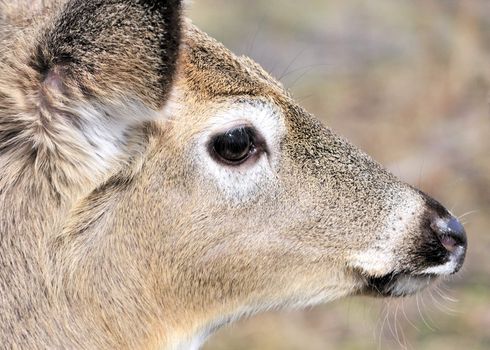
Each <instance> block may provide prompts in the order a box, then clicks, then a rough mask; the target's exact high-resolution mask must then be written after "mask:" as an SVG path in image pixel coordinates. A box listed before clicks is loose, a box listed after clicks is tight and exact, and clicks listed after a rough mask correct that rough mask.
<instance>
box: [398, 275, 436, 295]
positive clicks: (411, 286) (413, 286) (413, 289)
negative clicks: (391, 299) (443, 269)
mask: <svg viewBox="0 0 490 350" xmlns="http://www.w3.org/2000/svg"><path fill="white" fill-rule="evenodd" d="M433 280H434V278H432V277H431V276H428V275H420V276H417V275H415V276H414V275H403V276H400V277H398V279H397V281H396V283H394V284H393V286H392V287H391V288H390V292H391V294H392V295H394V296H397V295H412V294H415V293H417V292H419V291H421V290H422V289H424V288H426V287H427V286H428V285H429V284H430V283H431V282H432V281H433Z"/></svg>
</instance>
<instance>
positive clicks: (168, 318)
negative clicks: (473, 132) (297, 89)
mask: <svg viewBox="0 0 490 350" xmlns="http://www.w3.org/2000/svg"><path fill="white" fill-rule="evenodd" d="M120 3H121V2H120V1H116V0H114V1H108V2H105V3H103V4H102V5H101V7H100V8H99V7H98V8H97V11H102V10H103V9H105V6H106V5H107V6H109V7H110V5H114V4H116V5H118V6H116V7H114V8H113V9H115V10H118V11H115V14H110V15H109V14H108V18H112V17H111V16H113V15H114V16H116V17H117V14H119V16H121V18H122V19H127V20H128V22H127V23H126V22H125V23H126V24H124V25H121V26H120V27H117V28H115V29H113V28H112V27H110V26H104V27H103V28H102V31H103V32H104V33H105V34H107V35H103V36H100V37H99V36H97V35H95V34H94V33H96V32H97V31H96V30H95V29H94V28H96V27H97V26H96V25H95V26H94V24H93V23H91V24H90V25H89V26H88V28H89V29H90V30H88V31H87V32H86V31H85V29H84V27H81V26H80V24H79V23H76V24H74V25H75V28H77V30H76V31H75V33H78V35H80V38H82V39H84V40H82V39H80V40H79V41H77V43H76V45H74V46H73V47H72V46H71V45H70V44H69V43H70V40H67V42H68V43H65V44H64V45H65V46H63V50H62V51H63V52H64V53H66V52H68V53H69V55H67V56H65V55H61V56H59V55H57V53H59V52H58V51H56V50H55V49H54V48H56V47H57V46H56V45H54V44H53V40H52V39H53V38H63V35H64V34H63V33H58V32H57V29H58V28H59V27H63V26H64V25H66V23H65V24H63V25H62V23H63V21H62V18H63V16H62V15H60V13H62V12H57V11H62V10H60V9H56V10H49V11H47V10H46V11H47V12H48V13H49V15H46V16H44V15H42V13H44V12H45V11H43V10H41V11H40V13H41V15H40V17H37V18H36V19H35V21H34V22H31V21H30V20H27V21H23V20H22V19H20V17H19V18H18V17H17V16H16V15H15V11H13V10H10V9H9V7H8V6H7V7H6V9H8V10H6V11H5V12H4V15H3V20H4V21H10V22H11V23H12V24H11V27H12V28H15V27H16V26H18V27H22V26H26V25H27V24H28V26H27V28H26V29H22V31H25V32H24V33H23V34H22V33H20V32H19V37H18V38H16V39H12V38H11V37H9V34H3V36H2V38H3V39H2V40H5V41H6V42H7V43H8V46H7V49H5V50H4V52H3V53H2V59H3V61H2V63H3V64H2V67H0V71H1V72H3V74H2V75H0V161H1V163H0V185H1V186H0V213H1V214H0V215H1V217H0V219H1V221H0V233H1V234H2V237H1V238H2V241H1V242H2V249H3V250H4V252H5V254H4V255H2V257H1V258H0V263H2V266H5V268H3V269H1V270H0V293H1V294H2V295H3V296H4V297H3V300H2V302H1V303H0V343H1V344H6V345H11V346H12V347H15V346H17V347H20V348H29V349H36V348H39V349H44V348H81V349H140V348H168V349H184V348H196V347H197V346H199V344H200V343H201V342H202V341H203V340H204V339H205V337H206V336H207V334H209V333H211V332H212V331H213V330H214V329H216V328H218V327H220V326H221V325H223V324H226V323H228V322H231V321H234V320H236V319H238V318H240V317H243V316H245V315H250V314H254V313H257V312H261V311H265V310H269V309H277V308H285V307H303V306H305V305H312V304H316V303H319V302H327V301H330V300H333V299H336V298H339V297H343V296H347V295H351V294H356V293H361V292H362V291H363V288H365V287H366V283H367V282H366V281H367V279H368V278H370V277H381V276H384V275H385V274H388V273H398V272H403V271H406V270H407V268H411V269H412V270H411V272H413V273H414V274H416V273H417V272H418V271H419V270H420V269H421V268H422V267H420V266H418V265H417V249H418V247H417V242H418V241H420V239H421V238H423V232H421V229H420V227H421V225H422V223H423V220H424V213H425V210H426V207H427V203H426V199H425V197H424V196H423V195H422V194H420V193H419V192H417V191H416V190H414V189H412V188H411V187H410V186H408V185H406V184H403V183H401V182H399V181H398V180H397V179H396V178H395V177H394V176H393V175H391V174H389V173H388V172H386V171H385V170H384V169H383V168H382V167H381V166H380V165H379V164H377V163H376V162H374V161H373V160H372V159H370V158H369V157H368V156H367V155H365V154H364V153H362V152H361V151H359V150H357V149H356V148H355V147H353V146H352V145H350V144H349V143H348V142H347V141H346V140H344V139H342V138H340V137H339V136H337V135H335V134H334V133H333V132H332V131H331V130H329V129H326V128H325V127H323V126H322V125H320V123H319V122H318V121H316V120H315V119H314V118H313V117H312V116H311V115H309V114H308V113H307V112H306V111H305V110H303V109H302V108H301V107H300V106H298V105H297V104H296V103H295V102H294V100H293V99H292V98H291V96H290V95H289V94H288V93H287V92H286V91H285V90H284V89H283V87H282V86H281V85H280V84H279V83H277V82H276V81H275V80H274V79H273V78H271V77H270V76H269V75H268V74H267V73H266V72H264V71H263V70H262V69H261V68H260V67H259V66H258V65H257V64H255V63H254V62H253V61H251V60H250V59H248V58H245V57H236V56H234V55H233V54H232V53H230V52H229V51H228V50H227V49H226V48H224V47H223V46H222V45H221V44H219V43H217V42H216V41H215V40H213V39H211V38H209V37H208V36H207V35H206V34H204V33H202V32H201V31H199V30H198V29H197V28H195V27H194V26H193V25H192V24H191V23H190V22H189V21H187V22H185V23H184V24H183V35H182V40H183V43H182V45H180V46H179V45H177V46H175V45H170V46H169V47H167V48H166V50H164V51H165V54H164V53H163V50H160V49H161V47H157V46H158V45H154V44H155V40H157V39H155V37H151V38H149V39H148V38H147V37H146V36H147V35H150V36H151V35H152V34H155V33H154V31H152V30H150V29H149V28H148V27H146V26H144V25H143V24H144V23H146V19H148V18H149V19H151V20H155V18H154V17H153V16H157V17H158V16H159V14H154V13H153V12H151V10H150V8H146V7H143V8H142V7H140V2H136V1H129V2H128V3H129V4H132V5H134V7H131V8H130V10H131V11H129V12H128V14H127V17H128V18H126V16H125V13H126V12H123V11H121V8H120V6H119V5H120ZM172 3H173V4H175V2H172ZM22 6H25V4H24V5H22ZM70 6H71V7H70ZM70 6H68V7H66V8H65V11H67V12H68V13H69V14H74V16H75V15H76V16H75V17H76V18H79V13H80V11H82V10H83V9H84V7H83V6H84V5H83V3H77V0H74V1H73V2H72V3H71V5H70ZM169 6H170V5H169ZM178 6H180V5H178ZM178 6H177V7H176V11H177V12H178V11H179V10H180V7H178ZM151 8H152V7H151ZM101 9H102V10H101ZM148 11H149V12H148ZM51 12H54V13H55V14H57V15H52V14H51ZM82 12H83V11H82ZM102 14H103V13H102V12H100V13H99V12H97V16H95V17H96V19H97V21H96V22H94V23H99V24H100V23H102V24H105V25H107V23H108V20H107V18H102V17H103V16H102ZM135 16H136V19H135V18H134V17H135ZM138 16H139V17H138ZM84 18H85V17H84ZM87 18H89V17H87ZM81 22H83V21H81ZM156 22H158V21H156ZM156 22H155V23H156ZM31 23H35V24H32V25H31ZM31 26H32V27H33V28H41V29H43V30H45V32H47V33H48V34H45V35H41V36H40V37H39V36H37V35H35V34H34V33H32V32H31V31H30V30H31V29H29V28H31ZM134 26H139V27H138V30H137V31H136V32H133V31H131V30H128V28H129V29H131V28H133V27H134ZM169 28H170V29H172V28H171V27H169ZM41 29H40V30H41ZM166 29H168V28H166V27H165V28H163V27H162V28H159V29H158V30H157V35H156V38H160V35H163V34H162V32H161V31H163V32H165V30H166ZM9 30H10V29H9ZM4 33H7V31H4ZM49 33H55V34H52V36H50V34H49ZM121 33H122V34H125V35H121ZM94 35H95V39H97V40H95V42H96V44H95V46H92V44H90V45H88V46H85V45H84V44H83V43H84V41H85V39H86V38H90V39H93V38H94ZM177 37H180V36H179V35H177V34H175V38H177ZM39 38H41V39H39ZM65 39H66V38H65ZM39 40H40V43H41V46H40V49H39V50H36V47H38V46H36V45H37V44H39ZM75 41H76V40H75ZM44 44H45V45H44ZM160 44H162V42H160ZM163 44H165V41H164V42H163ZM179 44H180V43H179ZM53 47H54V48H53ZM101 48H106V49H107V51H104V52H100V50H99V49H101ZM65 49H66V50H65ZM172 49H174V50H176V51H175V52H173V53H168V52H167V51H168V50H172ZM177 51H178V52H179V56H178V61H174V60H173V59H172V58H177ZM33 52H35V53H36V55H35V58H36V60H34V64H33V63H32V61H30V59H31V58H32V57H31V56H32V53H33ZM96 53H98V54H96ZM60 57H61V58H63V59H62V60H61V61H58V59H59V58H60ZM67 58H68V59H67ZM37 59H39V60H37ZM160 60H164V61H163V63H162V62H160ZM92 61H93V62H92ZM162 64H163V65H164V66H165V67H163V68H162V67H161V65H162ZM175 64H176V65H177V66H176V67H174V68H171V69H167V68H168V67H169V66H173V65H175ZM156 67H157V68H156ZM160 68H161V69H162V70H161V69H160ZM162 71H164V72H168V74H170V75H172V76H166V75H165V74H164V75H165V76H162ZM243 124H246V125H248V126H250V127H253V128H255V129H256V130H257V132H258V133H260V135H261V136H262V137H263V138H264V139H265V142H266V146H267V147H266V148H265V149H264V151H263V152H262V153H260V154H259V158H258V159H257V160H256V161H255V163H250V164H244V165H243V166H241V167H230V166H228V167H225V166H223V164H220V163H219V162H217V161H216V159H213V157H212V156H211V155H210V150H209V147H207V145H209V142H210V140H211V139H212V137H213V135H215V134H216V133H219V132H223V131H226V130H228V128H232V127H235V126H237V125H243ZM417 269H419V270H417Z"/></svg>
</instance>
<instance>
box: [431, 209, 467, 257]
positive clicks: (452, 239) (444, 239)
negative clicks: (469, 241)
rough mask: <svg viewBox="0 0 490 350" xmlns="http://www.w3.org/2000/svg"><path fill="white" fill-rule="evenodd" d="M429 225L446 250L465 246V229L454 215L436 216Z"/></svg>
mask: <svg viewBox="0 0 490 350" xmlns="http://www.w3.org/2000/svg"><path fill="white" fill-rule="evenodd" d="M430 227H431V228H432V230H433V231H434V232H435V233H436V234H437V237H438V238H439V241H440V242H441V244H442V245H443V246H444V248H446V249H447V250H448V251H450V252H453V251H454V250H455V249H456V247H458V246H463V247H465V246H466V232H465V229H464V227H463V225H462V224H461V223H460V222H459V220H458V219H456V218H455V217H452V216H451V217H449V218H444V219H443V218H437V219H435V220H434V221H433V222H432V223H431V225H430Z"/></svg>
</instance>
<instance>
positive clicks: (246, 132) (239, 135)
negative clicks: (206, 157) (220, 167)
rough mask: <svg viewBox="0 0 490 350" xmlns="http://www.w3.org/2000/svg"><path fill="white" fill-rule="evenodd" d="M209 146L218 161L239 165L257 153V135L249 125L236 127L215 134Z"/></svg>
mask: <svg viewBox="0 0 490 350" xmlns="http://www.w3.org/2000/svg"><path fill="white" fill-rule="evenodd" d="M210 148H211V151H212V153H213V156H214V158H215V159H217V160H218V161H221V162H223V163H225V164H228V165H239V164H242V163H243V162H245V161H246V160H247V159H249V158H250V157H251V156H253V155H254V154H256V153H257V135H256V133H255V130H254V129H253V128H251V127H248V126H241V127H237V128H234V129H230V130H227V131H226V132H224V133H222V134H219V135H216V136H215V137H214V138H213V139H212V140H211V144H210Z"/></svg>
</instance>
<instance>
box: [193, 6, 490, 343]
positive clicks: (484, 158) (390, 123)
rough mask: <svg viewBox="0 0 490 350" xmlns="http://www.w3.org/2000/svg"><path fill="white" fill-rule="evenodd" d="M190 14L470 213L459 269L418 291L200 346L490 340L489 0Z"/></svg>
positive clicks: (269, 317)
mask: <svg viewBox="0 0 490 350" xmlns="http://www.w3.org/2000/svg"><path fill="white" fill-rule="evenodd" d="M188 15H189V16H190V17H191V18H192V19H193V21H194V23H196V24H197V25H198V26H199V27H200V28H201V29H203V30H204V31H206V32H208V33H209V34H210V35H212V36H213V37H215V38H216V39H218V40H219V41H222V42H223V43H224V44H225V45H226V46H228V47H229V48H230V49H231V50H233V51H234V52H235V53H237V54H245V55H248V56H250V57H252V58H253V59H255V60H256V61H257V62H259V63H260V64H261V65H262V66H263V67H264V68H265V69H266V70H268V71H269V72H270V73H271V74H272V75H274V76H275V77H276V78H278V79H280V80H281V81H282V82H283V84H284V85H285V86H286V87H287V88H288V89H289V90H290V91H291V92H292V93H293V95H294V96H295V97H296V99H297V100H298V101H300V102H301V104H302V105H303V106H305V107H306V108H307V109H308V110H310V111H311V112H313V113H315V114H316V115H317V116H318V118H320V119H322V120H323V122H324V123H325V124H327V125H329V126H330V127H332V128H333V129H335V130H336V131H337V132H339V133H340V134H342V135H344V136H346V137H347V138H349V139H350V140H351V141H352V142H353V143H355V144H357V145H358V146H359V147H361V148H362V149H364V150H365V151H367V152H368V153H370V154H371V155H372V156H373V157H374V158H375V159H377V160H378V161H380V162H381V163H383V164H385V165H386V166H387V167H388V168H389V169H390V170H391V171H392V172H394V173H395V174H396V175H398V176H399V177H400V178H402V179H403V180H405V181H407V182H409V183H411V184H413V185H415V186H418V187H420V188H421V189H422V190H424V191H426V192H428V193H430V194H431V195H433V196H434V197H435V198H437V199H439V200H440V201H442V202H443V203H445V205H446V206H448V207H449V208H450V209H451V210H452V211H453V212H454V213H455V214H457V215H459V216H461V217H462V221H464V222H465V224H466V228H467V231H468V235H469V252H468V256H467V262H466V264H465V266H464V268H463V269H462V271H461V272H460V273H459V274H458V275H456V276H454V277H451V278H449V279H448V280H446V281H444V282H442V283H441V284H439V285H438V286H437V287H434V288H431V289H430V290H429V291H425V292H424V293H422V294H421V295H420V296H419V297H418V298H415V297H413V298H406V299H402V300H391V301H389V300H381V299H370V298H350V299H346V300H341V301H338V302H334V303H331V304H328V305H324V306H319V307H315V308H313V309H311V310H307V311H295V312H282V313H270V314H265V315H260V316H257V317H253V318H251V319H249V320H244V321H241V322H239V323H237V324H235V325H233V326H231V327H228V328H226V329H223V330H221V331H219V332H218V334H216V335H215V336H214V337H212V338H211V340H210V341H209V342H208V343H207V344H206V346H205V349H207V350H210V349H218V350H220V349H257V350H258V349H261V350H267V349H289V350H293V349H298V350H299V349H305V350H316V349H398V348H400V349H405V348H406V349H447V350H450V349H458V350H459V349H465V350H469V349H490V235H489V232H488V230H489V228H490V113H489V102H490V94H489V92H490V64H489V63H490V1H488V0H480V1H456V0H439V1H431V0H419V1H416V0H411V1H409V0H378V1H360V0H359V1H357V0H342V1H340V0H339V1H326V0H303V1H292V0H291V1H286V0H262V1H259V0H233V1H229V0H228V1H226V0H195V1H194V3H193V4H192V5H191V7H190V9H189V10H188Z"/></svg>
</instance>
